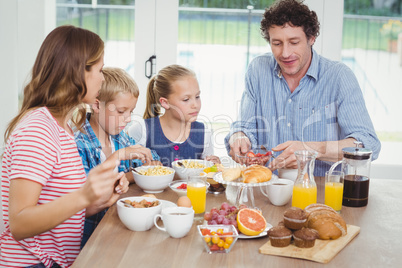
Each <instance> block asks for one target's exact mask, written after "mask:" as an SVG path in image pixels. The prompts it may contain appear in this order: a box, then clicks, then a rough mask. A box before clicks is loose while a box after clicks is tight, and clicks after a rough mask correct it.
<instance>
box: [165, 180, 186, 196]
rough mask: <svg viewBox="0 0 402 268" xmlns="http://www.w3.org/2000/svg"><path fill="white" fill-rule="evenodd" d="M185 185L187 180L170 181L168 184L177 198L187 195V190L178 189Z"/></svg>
mask: <svg viewBox="0 0 402 268" xmlns="http://www.w3.org/2000/svg"><path fill="white" fill-rule="evenodd" d="M183 183H184V184H185V185H186V186H187V180H178V181H172V182H171V183H169V188H170V189H172V190H173V192H175V193H176V194H177V195H178V196H179V197H180V196H185V195H187V188H186V189H178V188H177V187H179V186H180V185H182V184H183Z"/></svg>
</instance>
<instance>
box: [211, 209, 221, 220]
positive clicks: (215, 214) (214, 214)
mask: <svg viewBox="0 0 402 268" xmlns="http://www.w3.org/2000/svg"><path fill="white" fill-rule="evenodd" d="M218 216H219V213H218V212H216V211H215V212H213V213H212V217H211V219H212V220H216V219H217V218H218Z"/></svg>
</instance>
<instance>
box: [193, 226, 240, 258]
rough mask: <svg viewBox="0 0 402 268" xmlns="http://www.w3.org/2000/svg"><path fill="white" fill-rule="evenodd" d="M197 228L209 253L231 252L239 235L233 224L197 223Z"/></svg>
mask: <svg viewBox="0 0 402 268" xmlns="http://www.w3.org/2000/svg"><path fill="white" fill-rule="evenodd" d="M197 229H198V234H199V235H200V237H201V239H202V243H203V244H204V246H205V249H206V250H207V252H208V253H209V254H213V253H229V252H230V250H231V249H232V248H233V246H234V244H235V243H236V241H237V238H238V237H239V233H238V232H237V230H236V228H235V227H234V226H233V225H197Z"/></svg>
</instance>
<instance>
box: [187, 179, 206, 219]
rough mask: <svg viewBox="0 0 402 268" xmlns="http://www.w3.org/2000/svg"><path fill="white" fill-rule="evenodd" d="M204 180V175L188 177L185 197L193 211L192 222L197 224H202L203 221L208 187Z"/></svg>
mask: <svg viewBox="0 0 402 268" xmlns="http://www.w3.org/2000/svg"><path fill="white" fill-rule="evenodd" d="M206 180H207V177H206V174H205V173H203V174H200V175H190V176H188V182H187V196H188V198H190V201H191V204H192V206H193V209H194V220H195V221H197V222H202V221H203V219H204V213H205V204H206V199H207V188H208V187H209V183H208V182H206Z"/></svg>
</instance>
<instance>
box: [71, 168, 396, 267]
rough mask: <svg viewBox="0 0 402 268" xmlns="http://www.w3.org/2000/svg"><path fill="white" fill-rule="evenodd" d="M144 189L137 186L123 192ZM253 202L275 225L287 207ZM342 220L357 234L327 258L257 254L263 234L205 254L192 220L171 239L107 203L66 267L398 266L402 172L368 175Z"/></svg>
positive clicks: (219, 199)
mask: <svg viewBox="0 0 402 268" xmlns="http://www.w3.org/2000/svg"><path fill="white" fill-rule="evenodd" d="M315 180H316V183H317V189H318V197H317V201H318V202H319V203H323V201H324V178H322V177H316V178H315ZM143 194H145V193H144V192H143V191H142V190H141V189H139V188H138V186H137V185H135V184H133V185H131V186H130V190H129V191H128V192H127V193H126V194H125V196H140V195H143ZM155 195H156V197H157V198H158V199H162V200H168V201H171V202H176V201H177V199H178V196H177V194H176V193H175V192H173V191H172V190H171V189H169V188H167V189H165V190H164V191H163V192H162V193H158V194H155ZM254 197H255V205H256V206H257V207H259V208H260V209H261V210H262V213H263V216H264V217H265V219H266V220H267V222H268V223H270V224H271V225H273V226H275V225H277V224H278V222H279V221H281V220H282V218H283V212H284V211H285V210H286V209H287V208H288V207H290V206H291V202H289V203H288V204H287V205H285V206H274V205H272V204H271V203H270V201H269V199H268V198H267V197H265V196H264V195H262V194H261V192H260V190H259V189H258V187H257V188H256V189H254ZM223 202H227V200H226V196H225V194H220V195H213V194H207V201H206V209H207V211H208V210H210V209H211V208H213V207H219V206H220V205H221V204H222V203H223ZM341 215H342V217H343V218H344V219H345V221H346V223H347V224H350V225H355V226H359V227H360V233H359V234H358V235H357V236H356V237H355V238H354V239H353V240H351V241H350V242H349V243H348V244H347V245H346V246H345V247H344V248H343V249H342V250H341V251H340V252H339V253H338V254H337V255H336V256H335V257H334V258H333V259H332V260H331V261H330V262H329V263H327V264H322V263H318V262H314V261H309V260H304V259H297V258H291V257H281V256H274V255H266V254H262V253H259V248H260V247H261V246H263V245H264V244H266V243H267V242H268V240H269V239H268V237H267V236H264V237H260V238H254V239H238V240H237V242H236V244H235V245H234V246H233V248H232V250H231V251H230V252H229V253H216V254H208V253H207V252H206V249H205V248H204V245H203V242H202V240H201V238H200V236H199V234H198V233H197V226H196V224H193V226H192V229H191V230H190V232H189V233H188V234H187V236H185V237H183V238H180V239H175V238H171V237H169V235H168V234H167V233H166V232H163V231H160V230H158V229H157V228H156V227H152V228H151V229H150V230H148V231H144V232H134V231H130V230H128V229H127V228H126V227H125V226H124V225H123V223H122V222H121V221H120V220H119V217H118V215H117V209H116V205H113V206H112V207H111V208H110V209H109V210H108V212H107V213H106V215H105V216H104V218H103V219H102V221H101V222H100V224H99V226H98V227H97V228H96V230H95V232H94V233H93V234H92V236H91V237H90V239H89V240H88V242H87V244H86V245H85V247H84V248H83V249H82V251H81V253H80V254H79V256H78V258H77V259H76V261H75V262H74V264H73V266H72V267H80V268H81V267H113V268H114V267H185V268H187V267H203V268H205V267H247V268H248V267H322V266H324V265H325V266H326V267H337V268H339V267H401V265H402V243H401V238H402V175H401V179H399V180H391V179H386V178H381V179H375V178H374V179H373V178H372V179H371V180H370V194H369V202H368V205H367V206H365V207H359V208H354V207H345V206H343V207H342V211H341Z"/></svg>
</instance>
